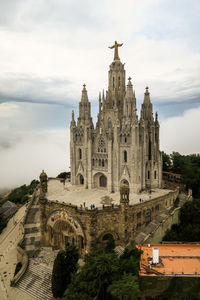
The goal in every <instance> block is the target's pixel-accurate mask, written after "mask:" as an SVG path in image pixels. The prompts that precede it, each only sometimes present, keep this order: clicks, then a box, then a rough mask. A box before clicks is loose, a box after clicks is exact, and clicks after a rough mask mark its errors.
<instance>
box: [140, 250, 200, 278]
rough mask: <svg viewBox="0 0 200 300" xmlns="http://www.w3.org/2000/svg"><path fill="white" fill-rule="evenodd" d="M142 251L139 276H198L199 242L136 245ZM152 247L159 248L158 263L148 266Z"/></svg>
mask: <svg viewBox="0 0 200 300" xmlns="http://www.w3.org/2000/svg"><path fill="white" fill-rule="evenodd" d="M137 247H138V248H140V249H141V250H142V251H143V254H142V255H141V260H140V272H139V275H140V276H195V277H196V276H198V277H200V244H150V247H149V246H148V244H145V245H138V246H137ZM153 247H158V249H159V263H158V264H156V265H152V264H151V266H150V264H149V259H148V258H149V257H151V256H153Z"/></svg>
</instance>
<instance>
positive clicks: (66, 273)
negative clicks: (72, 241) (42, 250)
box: [51, 245, 79, 298]
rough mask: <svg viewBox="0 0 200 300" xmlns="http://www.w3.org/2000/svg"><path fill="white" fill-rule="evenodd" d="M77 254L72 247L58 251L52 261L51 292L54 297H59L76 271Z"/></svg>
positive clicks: (76, 250)
mask: <svg viewBox="0 0 200 300" xmlns="http://www.w3.org/2000/svg"><path fill="white" fill-rule="evenodd" d="M78 258H79V254H78V249H77V248H76V247H75V246H74V245H70V246H68V247H67V248H66V250H60V251H59V252H58V254H57V257H56V259H55V261H54V265H53V272H52V281H51V284H52V285H51V286H52V292H53V296H54V297H56V298H57V297H61V296H62V295H63V293H64V291H65V290H66V288H67V286H68V285H69V284H70V282H71V276H72V274H73V273H75V272H76V271H77V262H78Z"/></svg>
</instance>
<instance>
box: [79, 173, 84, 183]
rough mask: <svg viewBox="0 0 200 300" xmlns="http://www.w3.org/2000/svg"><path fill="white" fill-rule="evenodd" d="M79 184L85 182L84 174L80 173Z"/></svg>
mask: <svg viewBox="0 0 200 300" xmlns="http://www.w3.org/2000/svg"><path fill="white" fill-rule="evenodd" d="M79 184H84V177H83V175H82V174H80V175H79Z"/></svg>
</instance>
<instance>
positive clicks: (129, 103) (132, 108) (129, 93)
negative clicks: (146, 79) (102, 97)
mask: <svg viewBox="0 0 200 300" xmlns="http://www.w3.org/2000/svg"><path fill="white" fill-rule="evenodd" d="M123 115H124V116H125V117H135V116H136V99H135V92H134V91H133V85H132V83H131V77H129V78H128V84H127V89H126V95H125V98H124V106H123Z"/></svg>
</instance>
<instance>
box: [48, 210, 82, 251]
mask: <svg viewBox="0 0 200 300" xmlns="http://www.w3.org/2000/svg"><path fill="white" fill-rule="evenodd" d="M47 231H48V235H49V242H50V244H51V246H52V247H54V248H55V249H65V247H66V246H68V245H70V244H74V245H76V246H77V247H78V249H79V252H80V254H82V253H83V252H84V249H85V246H86V238H85V234H84V231H83V229H82V227H81V225H80V223H79V222H78V220H77V219H76V218H75V217H73V216H72V215H71V214H70V213H69V212H67V211H65V210H56V211H54V212H52V213H51V214H50V216H49V218H48V220H47Z"/></svg>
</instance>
